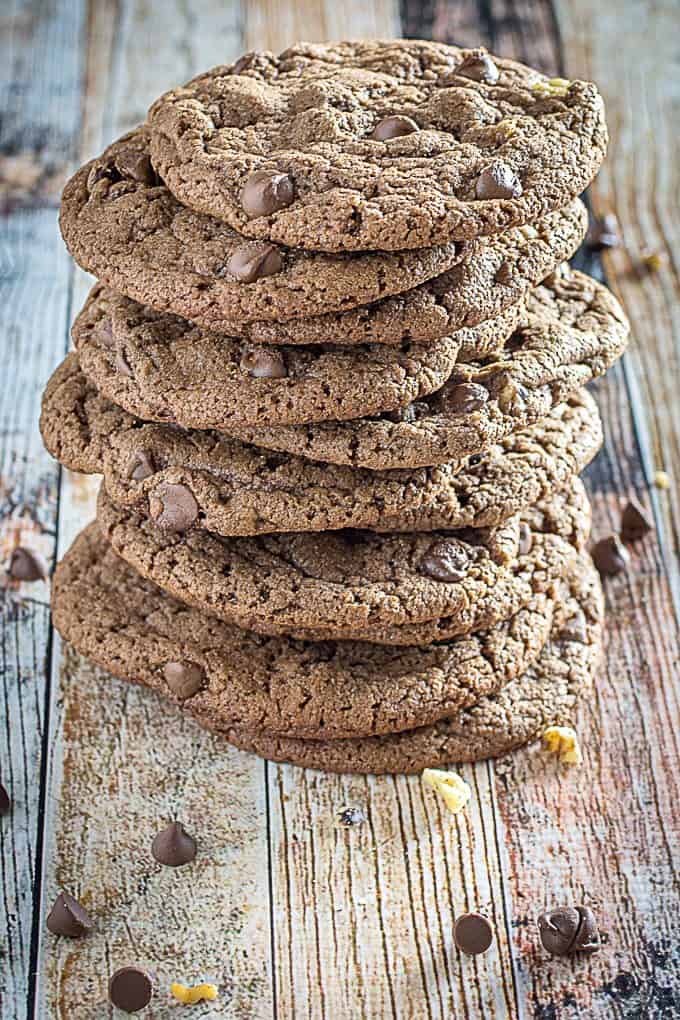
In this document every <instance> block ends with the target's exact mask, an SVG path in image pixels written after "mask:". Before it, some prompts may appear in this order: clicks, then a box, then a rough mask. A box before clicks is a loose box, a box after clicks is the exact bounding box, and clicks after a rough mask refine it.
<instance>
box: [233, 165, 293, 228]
mask: <svg viewBox="0 0 680 1020" xmlns="http://www.w3.org/2000/svg"><path fill="white" fill-rule="evenodd" d="M294 198H295V183H294V181H293V178H292V177H291V176H290V175H289V174H281V173H278V171H276V170H256V171H255V172H254V173H252V174H251V175H250V177H248V179H247V180H246V183H245V185H244V186H243V191H242V192H241V205H242V206H243V211H244V213H245V214H246V216H248V217H249V218H250V219H253V218H254V217H256V216H271V214H272V213H275V212H278V211H279V209H285V208H286V206H287V205H290V204H291V202H292V201H293V200H294Z"/></svg>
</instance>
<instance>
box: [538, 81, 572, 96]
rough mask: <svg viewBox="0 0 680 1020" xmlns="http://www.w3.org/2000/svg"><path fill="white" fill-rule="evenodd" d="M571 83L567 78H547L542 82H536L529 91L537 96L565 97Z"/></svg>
mask: <svg viewBox="0 0 680 1020" xmlns="http://www.w3.org/2000/svg"><path fill="white" fill-rule="evenodd" d="M570 86H571V82H570V81H568V79H567V78H548V79H546V80H544V81H537V82H535V83H534V84H533V85H532V86H531V91H532V92H535V93H536V95H537V96H557V97H559V96H566V94H567V92H568V91H569V88H570Z"/></svg>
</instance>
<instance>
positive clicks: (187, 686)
mask: <svg viewBox="0 0 680 1020" xmlns="http://www.w3.org/2000/svg"><path fill="white" fill-rule="evenodd" d="M163 676H164V677H165V680H166V683H167V685H168V687H169V688H170V690H171V691H172V693H173V694H175V695H176V696H177V697H178V698H180V699H181V700H182V701H185V700H186V699H187V698H191V697H193V695H194V694H197V693H198V691H200V689H201V688H202V687H203V685H204V683H205V673H204V672H203V670H202V669H201V667H200V666H197V665H196V663H195V662H166V664H165V666H164V667H163Z"/></svg>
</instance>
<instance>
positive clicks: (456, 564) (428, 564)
mask: <svg viewBox="0 0 680 1020" xmlns="http://www.w3.org/2000/svg"><path fill="white" fill-rule="evenodd" d="M467 566H468V556H467V553H466V551H465V549H464V548H463V546H462V545H459V544H458V543H456V542H453V541H450V540H449V539H439V540H438V541H436V542H433V543H432V545H431V546H430V548H429V549H428V550H427V552H426V553H425V555H424V556H423V558H422V559H421V561H420V572H421V574H426V575H427V576H428V577H431V578H432V579H433V580H434V581H445V582H448V583H452V582H454V581H462V580H463V578H464V577H465V574H466V572H467Z"/></svg>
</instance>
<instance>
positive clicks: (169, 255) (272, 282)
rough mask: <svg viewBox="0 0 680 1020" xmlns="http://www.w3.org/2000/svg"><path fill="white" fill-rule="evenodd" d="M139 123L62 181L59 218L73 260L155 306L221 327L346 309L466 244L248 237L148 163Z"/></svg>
mask: <svg viewBox="0 0 680 1020" xmlns="http://www.w3.org/2000/svg"><path fill="white" fill-rule="evenodd" d="M148 149H149V146H148V136H147V134H146V133H145V132H144V131H143V130H140V129H138V130H137V131H133V132H131V133H130V134H128V135H125V136H124V137H123V138H121V139H119V140H118V141H116V142H114V143H113V144H112V145H110V146H109V147H108V149H106V151H105V152H104V153H103V155H102V156H100V157H99V158H98V159H94V160H91V161H90V162H89V163H86V164H85V166H83V167H81V168H80V170H78V171H77V173H76V174H75V175H74V176H73V177H72V178H71V179H70V181H68V183H67V185H66V187H65V188H64V193H63V197H62V202H61V214H60V218H59V223H60V226H61V232H62V234H63V237H64V240H65V242H66V246H67V247H68V250H69V251H70V253H71V254H72V255H73V257H74V259H75V260H76V262H77V263H78V264H79V265H80V266H82V267H83V269H87V270H88V272H91V273H93V274H94V275H95V276H97V277H99V279H100V280H101V281H102V282H103V283H106V284H107V285H108V286H110V287H113V288H114V290H117V291H119V292H120V293H121V294H126V295H127V296H128V297H131V298H134V299H135V300H136V301H140V302H142V303H143V304H147V305H150V306H151V307H152V308H155V309H156V310H157V311H161V312H165V311H169V312H174V313H175V314H176V315H182V316H184V318H186V319H191V320H192V321H193V322H198V323H201V325H203V326H206V327H207V328H208V329H214V330H217V331H218V332H222V333H228V332H229V331H230V329H232V330H233V328H234V323H240V322H249V321H251V320H256V319H257V320H259V319H266V320H271V319H290V318H295V317H296V316H306V315H318V314H319V313H321V312H324V313H325V312H329V311H345V310H346V309H348V308H355V307H357V306H358V305H362V304H366V303H367V302H370V301H378V300H380V299H382V298H384V297H387V296H388V295H390V294H396V293H398V292H399V291H402V290H408V289H410V288H411V287H415V286H417V285H418V284H419V283H422V282H423V281H425V280H429V279H431V278H432V277H433V276H438V275H439V274H441V273H443V272H444V271H445V270H446V269H449V268H450V267H451V266H452V265H454V263H455V262H457V261H458V260H459V259H460V258H461V257H462V256H463V254H465V253H466V252H468V251H470V245H468V244H465V243H460V242H455V241H451V242H448V243H446V244H442V245H439V246H437V247H432V248H428V249H427V250H423V251H410V252H393V253H392V252H366V253H363V254H354V255H352V254H346V255H331V254H313V253H311V252H305V251H302V249H295V250H293V249H284V248H279V247H277V246H276V245H272V244H269V243H263V242H258V241H248V240H246V239H244V238H243V237H241V236H240V235H239V234H237V233H236V232H235V231H234V230H232V228H231V227H228V226H226V225H225V224H224V223H220V222H219V220H215V219H213V218H212V217H210V216H203V215H201V214H200V213H196V212H194V211H192V210H191V209H187V208H185V207H184V206H182V205H180V204H179V202H177V200H176V199H175V198H174V197H173V196H172V195H171V194H170V192H169V191H168V189H167V188H166V187H164V186H163V184H162V183H161V182H160V181H159V180H158V178H157V177H156V175H155V174H154V171H153V168H152V167H151V164H150V162H149V154H148Z"/></svg>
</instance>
